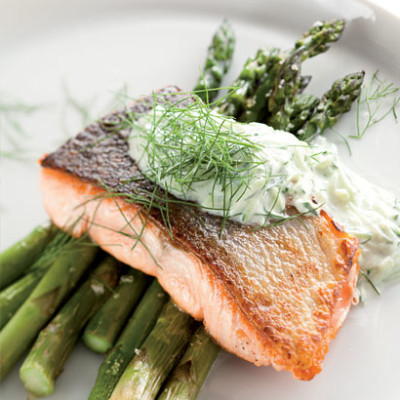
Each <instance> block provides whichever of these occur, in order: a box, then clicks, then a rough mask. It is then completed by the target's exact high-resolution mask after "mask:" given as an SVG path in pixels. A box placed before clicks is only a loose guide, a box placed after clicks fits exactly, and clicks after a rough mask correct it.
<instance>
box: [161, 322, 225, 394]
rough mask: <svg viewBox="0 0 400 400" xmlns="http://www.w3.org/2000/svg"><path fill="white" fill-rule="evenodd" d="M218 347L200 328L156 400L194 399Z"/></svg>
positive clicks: (202, 328)
mask: <svg viewBox="0 0 400 400" xmlns="http://www.w3.org/2000/svg"><path fill="white" fill-rule="evenodd" d="M219 350H220V347H219V346H218V345H217V344H215V343H214V342H213V340H212V339H211V338H210V336H209V335H208V334H207V332H206V331H205V329H204V326H200V327H199V328H198V329H197V331H196V332H195V334H194V335H193V337H192V339H191V341H190V343H189V346H188V349H187V350H186V352H185V354H184V356H183V358H182V359H181V361H180V362H179V364H178V365H177V367H176V368H175V369H174V371H173V372H172V374H171V377H170V378H169V379H168V381H167V383H166V385H165V386H164V389H163V391H162V392H161V395H160V396H158V397H157V400H194V399H196V397H197V395H198V394H199V391H200V389H201V386H202V385H203V383H204V381H205V379H206V377H207V374H208V372H209V370H210V368H211V366H212V365H213V363H214V360H215V358H216V357H217V355H218V353H219Z"/></svg>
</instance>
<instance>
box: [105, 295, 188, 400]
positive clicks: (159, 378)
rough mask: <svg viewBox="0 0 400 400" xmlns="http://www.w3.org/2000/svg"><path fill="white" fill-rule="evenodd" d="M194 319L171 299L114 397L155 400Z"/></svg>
mask: <svg viewBox="0 0 400 400" xmlns="http://www.w3.org/2000/svg"><path fill="white" fill-rule="evenodd" d="M190 325H191V318H190V317H189V315H188V314H185V313H183V312H181V311H179V310H178V309H177V308H176V306H175V305H174V304H173V302H172V301H169V302H168V303H167V304H166V306H165V308H164V310H163V312H162V314H161V315H160V317H159V318H158V320H157V323H156V325H155V327H154V328H153V330H152V331H151V333H150V335H149V336H148V337H147V339H146V340H145V341H144V343H143V345H142V346H141V348H140V350H139V351H138V353H137V355H136V356H135V357H134V358H133V359H132V361H131V362H130V363H129V365H128V367H127V368H126V370H125V371H124V373H123V374H122V376H121V379H120V380H119V382H118V383H117V386H116V387H115V389H114V391H113V393H112V395H111V397H110V400H125V399H129V400H139V399H154V398H155V397H156V395H157V393H158V391H159V390H160V387H161V385H162V384H163V382H164V380H165V378H166V377H167V376H168V374H169V372H170V371H171V369H172V368H173V366H174V363H175V360H176V357H177V356H178V355H179V354H180V352H181V351H182V350H183V348H184V346H185V345H186V344H187V342H188V340H189V338H190Z"/></svg>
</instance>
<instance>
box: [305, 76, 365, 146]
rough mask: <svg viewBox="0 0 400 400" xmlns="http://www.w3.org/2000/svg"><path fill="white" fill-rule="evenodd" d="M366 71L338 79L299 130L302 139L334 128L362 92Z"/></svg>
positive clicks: (309, 138)
mask: <svg viewBox="0 0 400 400" xmlns="http://www.w3.org/2000/svg"><path fill="white" fill-rule="evenodd" d="M363 80H364V71H361V72H356V73H353V74H349V75H346V76H345V77H344V78H341V79H338V80H336V81H335V82H334V83H333V85H332V87H331V89H330V90H328V91H327V92H326V93H325V94H324V95H323V96H322V99H321V102H320V103H319V105H318V107H317V108H316V110H315V112H314V114H313V115H312V117H311V118H310V119H309V120H308V121H307V122H306V123H305V125H304V126H303V128H301V129H300V130H299V131H298V132H297V136H298V138H299V139H300V140H305V141H310V140H312V139H313V138H314V137H315V136H317V135H320V134H321V133H323V132H324V130H325V129H327V128H332V127H333V126H334V125H335V124H336V122H337V120H338V119H339V117H340V116H341V115H342V114H344V113H346V112H347V111H349V110H350V108H351V105H352V103H353V102H354V100H355V99H357V97H358V96H359V94H360V91H361V86H362V83H363Z"/></svg>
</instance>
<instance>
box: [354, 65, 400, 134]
mask: <svg viewBox="0 0 400 400" xmlns="http://www.w3.org/2000/svg"><path fill="white" fill-rule="evenodd" d="M378 72H379V71H378V70H377V71H375V73H374V74H373V75H372V78H371V80H370V82H369V83H368V84H367V85H364V86H363V87H362V90H361V94H360V96H359V97H358V99H357V119H356V128H357V134H356V135H351V136H350V137H351V138H353V139H361V138H362V137H363V136H364V135H365V133H366V132H367V130H369V129H370V128H372V127H373V126H374V125H375V124H377V123H378V122H380V121H382V120H383V119H384V118H386V117H387V116H388V115H390V114H392V115H393V118H394V120H395V121H396V123H397V119H398V118H397V109H398V107H399V105H400V96H399V94H400V89H399V88H398V87H396V86H395V85H394V83H393V82H388V81H387V80H386V79H381V78H380V77H379V76H378ZM364 115H366V116H367V118H366V121H364Z"/></svg>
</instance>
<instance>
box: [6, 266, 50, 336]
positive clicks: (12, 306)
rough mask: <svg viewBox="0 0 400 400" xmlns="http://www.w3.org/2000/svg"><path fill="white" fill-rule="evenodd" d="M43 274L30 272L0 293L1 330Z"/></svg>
mask: <svg viewBox="0 0 400 400" xmlns="http://www.w3.org/2000/svg"><path fill="white" fill-rule="evenodd" d="M43 274H44V271H43V272H42V271H40V270H38V271H32V272H31V273H29V274H27V275H25V276H23V277H22V278H21V279H19V280H18V281H16V282H14V283H13V284H12V285H10V286H8V287H7V288H5V289H4V290H3V291H2V292H1V293H0V329H3V327H4V325H5V324H6V323H7V322H8V321H9V320H10V318H11V317H12V316H13V315H14V314H15V313H16V311H17V310H18V308H19V307H20V306H21V304H23V302H24V301H25V300H26V299H27V298H28V297H29V295H30V294H31V292H32V291H33V289H34V288H35V287H36V285H37V284H38V282H39V281H40V279H41V277H42V276H43Z"/></svg>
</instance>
